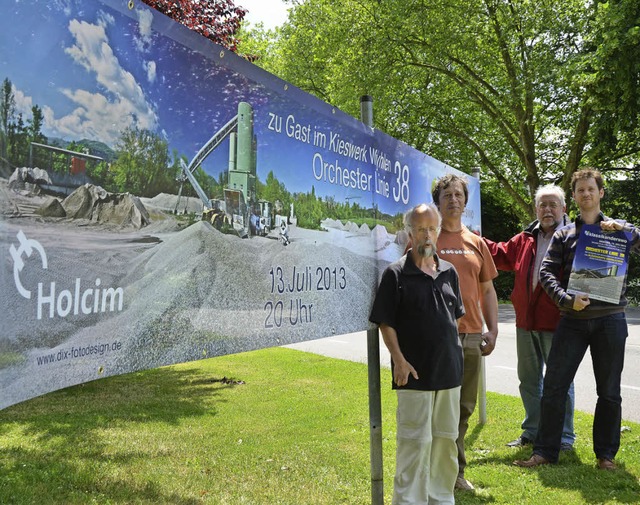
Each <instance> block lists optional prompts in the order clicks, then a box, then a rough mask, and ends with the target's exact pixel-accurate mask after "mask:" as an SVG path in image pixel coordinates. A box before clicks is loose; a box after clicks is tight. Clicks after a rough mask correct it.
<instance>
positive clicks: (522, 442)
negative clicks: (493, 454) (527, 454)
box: [507, 435, 533, 447]
mask: <svg viewBox="0 0 640 505" xmlns="http://www.w3.org/2000/svg"><path fill="white" fill-rule="evenodd" d="M527 445H533V440H531V439H530V438H527V437H525V436H524V435H522V436H519V437H518V438H516V439H515V440H514V441H512V442H509V443H508V444H507V447H525V446H527Z"/></svg>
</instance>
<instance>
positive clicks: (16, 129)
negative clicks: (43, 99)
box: [0, 78, 47, 173]
mask: <svg viewBox="0 0 640 505" xmlns="http://www.w3.org/2000/svg"><path fill="white" fill-rule="evenodd" d="M43 124H44V114H43V112H42V108H41V107H40V106H38V105H34V106H33V107H31V116H30V117H27V119H26V122H25V118H24V117H23V115H22V113H21V112H18V110H17V107H16V100H15V95H14V92H13V84H12V83H11V81H10V80H9V79H8V78H5V79H4V81H3V82H2V88H1V89H0V167H4V168H8V169H9V170H4V172H5V173H6V172H7V171H8V172H10V171H11V168H14V167H18V166H20V167H24V166H27V165H28V164H29V153H30V145H31V142H38V143H46V142H47V137H45V136H44V134H43V133H42V126H43ZM33 156H34V159H33V160H31V161H32V164H33V166H40V167H41V168H43V167H44V166H45V163H46V159H45V158H44V156H43V153H41V152H38V151H36V152H34V153H33Z"/></svg>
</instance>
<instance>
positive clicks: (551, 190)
mask: <svg viewBox="0 0 640 505" xmlns="http://www.w3.org/2000/svg"><path fill="white" fill-rule="evenodd" d="M543 196H555V197H557V198H558V200H560V203H561V204H562V206H563V207H564V206H565V205H566V202H565V200H564V189H562V188H561V187H560V186H556V185H555V184H547V185H546V186H541V187H539V188H538V190H537V191H536V196H535V197H534V200H533V201H534V202H535V204H536V207H537V206H538V204H539V203H540V198H542V197H543Z"/></svg>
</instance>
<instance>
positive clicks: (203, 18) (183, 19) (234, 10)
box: [142, 0, 247, 51]
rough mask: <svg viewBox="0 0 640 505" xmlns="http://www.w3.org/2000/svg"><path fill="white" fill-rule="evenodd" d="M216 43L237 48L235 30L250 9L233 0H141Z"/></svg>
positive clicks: (230, 48)
mask: <svg viewBox="0 0 640 505" xmlns="http://www.w3.org/2000/svg"><path fill="white" fill-rule="evenodd" d="M142 1H143V2H144V3H146V4H147V5H149V6H150V7H153V8H154V9H156V10H158V11H159V12H162V13H163V14H165V15H167V16H169V17H170V18H172V19H173V20H175V21H177V22H178V23H180V24H183V25H184V26H186V27H187V28H189V29H191V30H194V31H196V32H198V33H199V34H201V35H203V36H205V37H206V38H208V39H210V40H212V41H213V42H215V43H216V44H219V45H221V46H224V47H226V48H227V49H229V50H230V51H236V49H237V45H238V39H237V38H236V32H237V31H238V30H239V28H240V24H241V23H242V20H243V19H244V16H245V15H246V13H247V11H246V10H245V9H243V8H242V7H236V5H235V3H234V2H233V0H142Z"/></svg>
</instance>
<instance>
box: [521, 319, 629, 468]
mask: <svg viewBox="0 0 640 505" xmlns="http://www.w3.org/2000/svg"><path fill="white" fill-rule="evenodd" d="M627 333H628V332H627V319H626V317H625V314H624V312H620V313H617V314H612V315H609V316H603V317H596V318H593V319H575V318H571V317H567V316H563V317H562V318H561V319H560V323H559V324H558V328H557V329H556V332H555V333H554V335H553V344H552V346H551V352H550V353H549V360H548V361H547V372H546V374H545V376H544V386H543V393H542V402H541V411H540V426H539V427H538V436H537V437H536V440H535V443H534V448H533V452H534V454H539V455H541V456H543V457H544V458H545V459H547V460H549V461H551V462H556V461H558V454H559V451H560V440H561V437H562V425H563V422H564V415H565V406H566V397H567V392H568V390H569V385H570V384H571V382H572V381H573V378H574V377H575V375H576V371H577V370H578V366H579V365H580V362H581V361H582V358H584V355H585V353H586V352H587V347H591V361H592V363H593V373H594V376H595V379H596V392H597V394H598V401H597V403H596V412H595V417H594V419H593V452H594V453H595V455H596V457H597V458H599V459H600V458H606V459H611V460H612V459H614V458H615V456H616V454H617V453H618V449H619V448H620V424H621V422H622V397H621V396H620V381H621V377H622V368H623V366H624V346H625V342H626V339H627Z"/></svg>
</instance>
